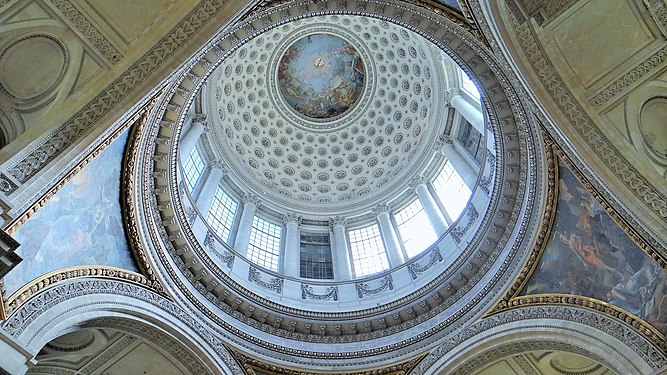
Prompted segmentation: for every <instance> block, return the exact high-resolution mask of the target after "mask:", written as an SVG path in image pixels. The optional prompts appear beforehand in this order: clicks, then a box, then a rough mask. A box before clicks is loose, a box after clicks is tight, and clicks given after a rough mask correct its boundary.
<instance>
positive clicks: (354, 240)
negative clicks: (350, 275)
mask: <svg viewBox="0 0 667 375" xmlns="http://www.w3.org/2000/svg"><path fill="white" fill-rule="evenodd" d="M348 235H349V236H350V251H351V252H352V263H353V265H354V274H355V276H366V275H370V274H373V273H376V272H380V271H382V270H385V269H387V268H389V261H388V260H387V253H386V252H385V250H384V245H383V244H382V237H381V236H380V230H379V229H378V226H377V224H373V225H371V226H369V227H365V228H359V229H355V230H351V231H349V232H348Z"/></svg>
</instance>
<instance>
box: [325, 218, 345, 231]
mask: <svg viewBox="0 0 667 375" xmlns="http://www.w3.org/2000/svg"><path fill="white" fill-rule="evenodd" d="M337 225H342V226H344V227H346V226H347V219H346V218H344V217H342V216H336V217H334V218H331V219H329V228H331V229H333V228H334V227H335V226H337Z"/></svg>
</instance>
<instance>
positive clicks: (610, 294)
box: [523, 166, 667, 332]
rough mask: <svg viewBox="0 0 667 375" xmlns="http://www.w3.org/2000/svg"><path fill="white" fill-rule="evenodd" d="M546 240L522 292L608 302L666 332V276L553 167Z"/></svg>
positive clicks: (565, 173) (576, 183)
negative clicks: (554, 198) (553, 204)
mask: <svg viewBox="0 0 667 375" xmlns="http://www.w3.org/2000/svg"><path fill="white" fill-rule="evenodd" d="M559 175H560V179H559V181H558V186H559V190H558V195H559V196H558V205H557V209H556V216H555V218H554V225H553V229H552V233H551V237H550V239H549V241H548V243H547V245H546V247H545V251H544V253H543V254H542V258H541V260H540V263H539V264H538V266H537V268H536V270H535V272H534V274H533V276H532V277H531V279H530V280H529V281H528V283H527V284H526V288H525V289H524V292H523V293H525V294H542V293H559V294H573V295H580V296H586V297H591V298H595V299H598V300H601V301H605V302H609V303H611V304H614V305H615V306H618V307H620V308H622V309H625V310H626V311H628V312H630V313H633V314H635V315H637V316H639V317H641V318H642V319H644V320H646V321H647V322H649V323H651V324H652V325H653V326H654V327H656V328H657V329H659V330H661V331H662V332H667V272H665V271H664V270H663V269H661V268H660V267H659V265H658V264H657V263H655V262H654V261H653V260H652V259H651V258H650V257H649V256H648V255H647V254H646V253H645V252H644V251H643V250H642V249H640V248H639V247H638V246H637V245H636V244H635V243H634V242H633V241H632V240H631V239H630V237H629V236H628V235H627V234H626V233H625V232H624V231H623V229H621V227H619V225H618V224H617V223H616V222H615V221H614V220H613V219H612V218H611V217H610V216H609V214H607V212H605V210H604V208H603V207H602V206H601V205H600V204H599V203H598V201H597V199H596V198H595V197H594V196H593V195H592V194H591V193H590V192H589V191H588V190H586V189H585V188H584V187H583V186H582V184H581V183H580V182H579V181H578V180H577V178H576V177H575V176H574V174H573V173H572V172H571V171H570V170H569V169H567V168H565V167H563V166H561V167H560V168H559Z"/></svg>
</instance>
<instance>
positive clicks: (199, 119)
mask: <svg viewBox="0 0 667 375" xmlns="http://www.w3.org/2000/svg"><path fill="white" fill-rule="evenodd" d="M190 121H191V123H192V124H191V125H190V127H189V128H188V130H187V132H185V134H184V135H183V137H181V141H180V143H179V146H178V148H179V153H180V154H181V155H180V156H181V159H180V160H182V161H183V162H185V160H186V159H187V158H188V155H190V152H192V149H193V148H195V145H196V144H197V141H198V140H199V137H201V135H202V134H203V133H204V130H205V129H206V116H205V115H200V114H198V115H194V116H193V117H192V119H191V120H190Z"/></svg>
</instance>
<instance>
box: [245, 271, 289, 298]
mask: <svg viewBox="0 0 667 375" xmlns="http://www.w3.org/2000/svg"><path fill="white" fill-rule="evenodd" d="M248 281H252V282H253V283H255V284H257V285H259V286H261V287H262V288H266V289H269V290H275V291H276V293H278V294H283V282H284V280H283V279H282V278H280V277H274V278H271V279H269V281H268V282H267V281H264V280H262V278H261V276H260V273H259V270H258V269H257V268H255V267H252V266H251V267H250V271H249V272H248Z"/></svg>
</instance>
